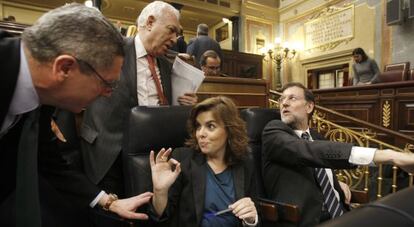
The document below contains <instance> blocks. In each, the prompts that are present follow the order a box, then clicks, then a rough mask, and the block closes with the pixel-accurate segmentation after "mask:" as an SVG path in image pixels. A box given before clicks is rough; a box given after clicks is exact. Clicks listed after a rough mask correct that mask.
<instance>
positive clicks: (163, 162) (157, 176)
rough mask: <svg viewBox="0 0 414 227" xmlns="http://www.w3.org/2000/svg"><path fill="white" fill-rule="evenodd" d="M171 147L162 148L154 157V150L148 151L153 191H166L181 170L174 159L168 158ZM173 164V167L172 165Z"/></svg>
mask: <svg viewBox="0 0 414 227" xmlns="http://www.w3.org/2000/svg"><path fill="white" fill-rule="evenodd" d="M170 154H171V148H169V149H168V150H165V148H162V149H161V150H160V152H158V154H157V157H156V158H155V159H154V151H151V153H150V157H149V158H150V164H151V175H152V183H153V186H154V193H157V192H167V191H168V189H169V188H170V186H171V185H172V184H173V183H174V181H175V180H176V179H177V177H178V175H179V174H180V172H181V167H180V163H179V162H178V161H177V160H175V159H172V158H171V159H170V160H168V157H169V155H170ZM174 166H175V169H174V170H172V169H173V167H174Z"/></svg>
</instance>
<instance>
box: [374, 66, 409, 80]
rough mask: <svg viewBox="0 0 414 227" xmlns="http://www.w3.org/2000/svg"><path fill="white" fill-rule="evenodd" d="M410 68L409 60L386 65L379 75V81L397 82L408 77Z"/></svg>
mask: <svg viewBox="0 0 414 227" xmlns="http://www.w3.org/2000/svg"><path fill="white" fill-rule="evenodd" d="M409 69H410V63H409V62H401V63H394V64H388V65H385V67H384V72H383V73H381V74H380V75H379V81H380V82H381V83H385V82H397V81H404V80H407V79H408V76H409V75H408V73H409V72H408V71H409Z"/></svg>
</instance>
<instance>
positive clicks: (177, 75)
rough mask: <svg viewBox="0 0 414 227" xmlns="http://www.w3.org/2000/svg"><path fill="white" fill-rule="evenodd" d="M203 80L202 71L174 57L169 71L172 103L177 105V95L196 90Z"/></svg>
mask: <svg viewBox="0 0 414 227" xmlns="http://www.w3.org/2000/svg"><path fill="white" fill-rule="evenodd" d="M203 80H204V72H203V71H201V70H200V69H198V68H196V67H194V66H192V65H190V64H188V63H187V62H185V61H183V60H181V59H180V58H179V57H176V58H175V61H174V64H173V68H172V72H171V84H172V100H173V103H172V105H179V104H178V101H177V100H178V97H180V96H182V95H184V93H194V92H196V91H197V89H198V88H199V87H200V85H201V83H202V82H203Z"/></svg>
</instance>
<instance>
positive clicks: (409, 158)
mask: <svg viewBox="0 0 414 227" xmlns="http://www.w3.org/2000/svg"><path fill="white" fill-rule="evenodd" d="M374 162H375V163H376V164H392V165H396V166H398V167H400V168H401V169H402V170H404V171H406V172H408V173H414V154H413V153H402V152H397V151H394V150H391V149H386V150H377V151H376V152H375V155H374Z"/></svg>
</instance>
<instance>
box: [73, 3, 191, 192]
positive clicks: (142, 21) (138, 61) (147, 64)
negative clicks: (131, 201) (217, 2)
mask: <svg viewBox="0 0 414 227" xmlns="http://www.w3.org/2000/svg"><path fill="white" fill-rule="evenodd" d="M178 18H179V12H178V11H177V10H176V9H175V8H174V7H172V6H171V5H170V4H168V3H165V2H160V1H155V2H152V3H150V4H148V5H147V6H146V7H145V8H144V9H143V10H142V11H141V14H140V15H139V17H138V19H137V25H138V27H139V29H138V35H137V36H135V37H132V38H128V39H127V40H126V45H125V48H124V49H125V52H126V54H125V60H124V64H123V66H122V74H121V80H120V83H119V89H117V90H116V91H114V92H113V94H112V96H111V97H102V98H100V99H98V100H97V101H96V102H95V103H93V105H91V106H90V107H89V108H88V109H87V110H86V112H85V114H84V120H83V123H82V126H81V137H82V141H81V146H82V156H83V161H84V163H83V164H84V168H85V172H86V174H87V176H88V177H89V178H90V179H91V181H92V182H93V183H95V184H98V185H100V186H101V187H102V188H104V189H105V190H109V191H111V192H114V193H117V194H119V195H120V196H123V194H124V189H123V188H124V187H123V173H122V160H121V155H120V153H121V150H122V137H123V132H124V131H123V130H124V129H125V128H126V127H127V125H126V120H127V118H128V113H129V110H130V109H131V108H132V107H134V106H137V105H140V106H154V105H155V106H156V105H168V104H170V103H172V101H173V100H172V87H171V77H170V74H171V69H172V64H171V63H170V62H169V61H168V60H167V59H166V58H165V57H164V56H163V55H164V54H165V53H166V52H167V50H168V48H169V47H171V46H172V45H173V44H174V43H175V42H176V36H177V31H178V30H179V26H180V24H179V21H178ZM151 62H154V63H156V64H154V65H153V66H154V68H153V69H151V68H152V67H151V65H152V63H151ZM178 102H179V103H180V104H181V105H193V104H195V103H196V102H197V96H196V95H195V94H194V93H186V94H184V95H183V96H181V97H179V98H178ZM142 133H145V132H142ZM137 136H139V135H137Z"/></svg>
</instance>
